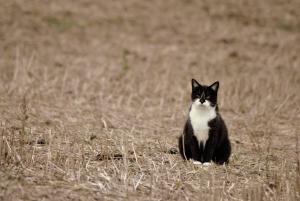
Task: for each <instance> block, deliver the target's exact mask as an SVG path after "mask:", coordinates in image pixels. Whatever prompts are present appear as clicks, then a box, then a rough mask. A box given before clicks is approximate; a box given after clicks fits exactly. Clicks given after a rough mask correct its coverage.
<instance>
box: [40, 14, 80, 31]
mask: <svg viewBox="0 0 300 201" xmlns="http://www.w3.org/2000/svg"><path fill="white" fill-rule="evenodd" d="M43 20H44V21H45V22H46V23H47V25H48V26H50V27H52V28H54V29H56V30H58V31H61V32H64V31H68V30H69V29H71V28H72V27H75V26H77V23H76V21H75V20H73V19H72V18H68V17H55V16H47V17H44V18H43Z"/></svg>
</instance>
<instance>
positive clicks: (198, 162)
mask: <svg viewBox="0 0 300 201" xmlns="http://www.w3.org/2000/svg"><path fill="white" fill-rule="evenodd" d="M192 162H193V164H194V165H202V163H201V162H200V161H194V160H192Z"/></svg>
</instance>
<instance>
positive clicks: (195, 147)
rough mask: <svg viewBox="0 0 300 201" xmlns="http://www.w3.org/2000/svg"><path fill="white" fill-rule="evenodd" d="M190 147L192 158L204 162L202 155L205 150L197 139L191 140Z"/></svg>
mask: <svg viewBox="0 0 300 201" xmlns="http://www.w3.org/2000/svg"><path fill="white" fill-rule="evenodd" d="M190 148H191V155H192V159H193V160H195V161H199V162H201V163H203V157H202V154H203V153H202V152H203V151H201V150H200V147H199V144H198V141H197V140H196V139H194V140H193V141H192V142H191V144H190Z"/></svg>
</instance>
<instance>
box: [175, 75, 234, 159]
mask: <svg viewBox="0 0 300 201" xmlns="http://www.w3.org/2000/svg"><path fill="white" fill-rule="evenodd" d="M212 86H213V87H212ZM218 87H219V82H215V83H214V84H212V85H210V86H204V85H203V86H202V85H200V84H199V83H198V82H197V81H196V80H194V79H193V80H192V100H193V101H194V100H195V99H197V98H199V99H200V102H201V99H203V98H204V97H203V96H205V99H207V100H209V101H210V102H211V105H212V106H216V114H217V116H216V117H215V118H214V119H212V120H210V121H209V122H208V126H209V128H210V129H209V133H208V135H209V137H208V140H207V141H206V144H205V147H203V143H202V142H201V143H200V144H199V143H198V140H197V138H196V136H195V135H194V131H193V127H192V125H191V122H190V119H189V118H188V120H187V121H186V124H185V126H184V130H183V136H184V138H183V136H180V137H179V151H180V154H181V156H182V157H183V159H187V160H189V159H193V160H196V161H200V162H202V163H204V162H211V161H213V162H215V163H217V164H224V163H228V162H229V157H230V154H231V144H230V141H229V138H228V131H227V128H226V125H225V122H224V121H223V119H222V117H221V115H220V114H219V112H218V107H217V92H218ZM183 139H184V140H183ZM183 143H184V144H183ZM183 145H184V146H183Z"/></svg>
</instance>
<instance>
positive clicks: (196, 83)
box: [192, 79, 201, 89]
mask: <svg viewBox="0 0 300 201" xmlns="http://www.w3.org/2000/svg"><path fill="white" fill-rule="evenodd" d="M200 86H201V85H200V84H199V83H198V82H197V80H195V79H192V89H194V88H196V87H200Z"/></svg>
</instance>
